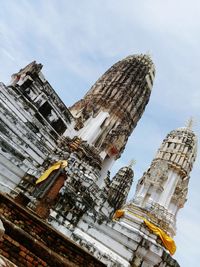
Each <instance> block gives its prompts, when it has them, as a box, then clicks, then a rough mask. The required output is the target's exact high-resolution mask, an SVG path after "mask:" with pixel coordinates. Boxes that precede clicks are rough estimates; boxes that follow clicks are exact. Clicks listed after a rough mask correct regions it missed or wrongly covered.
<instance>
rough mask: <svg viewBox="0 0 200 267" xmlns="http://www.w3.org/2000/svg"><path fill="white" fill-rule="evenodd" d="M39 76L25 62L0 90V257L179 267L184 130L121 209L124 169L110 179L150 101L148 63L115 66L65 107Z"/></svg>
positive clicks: (188, 139)
mask: <svg viewBox="0 0 200 267" xmlns="http://www.w3.org/2000/svg"><path fill="white" fill-rule="evenodd" d="M41 69H42V65H41V64H37V63H36V62H32V63H31V64H29V65H28V66H26V67H25V68H23V69H22V70H20V71H19V72H18V73H16V74H14V75H13V76H12V80H11V82H10V84H9V85H8V86H5V85H4V84H3V83H1V84H0V87H1V91H0V108H1V118H0V126H1V131H0V142H1V151H0V191H1V193H0V211H1V214H0V220H1V221H2V225H1V224H0V230H1V232H0V233H1V236H2V241H1V242H0V254H1V257H0V260H2V262H4V264H7V266H15V265H17V266H127V267H130V266H133V267H137V266H138V267H158V266H159V267H172V266H175V267H176V266H179V265H178V263H177V262H176V261H175V260H174V259H173V258H172V256H171V255H172V254H174V252H175V249H176V246H175V243H174V241H173V239H172V238H173V236H174V235H175V232H176V215H177V212H178V210H179V209H180V208H181V207H183V205H184V203H185V200H186V195H187V190H188V182H189V173H190V171H191V169H192V166H193V163H194V161H195V157H196V150H197V140H196V135H195V134H194V133H193V132H192V130H191V123H189V125H188V126H187V127H185V128H180V129H177V130H175V131H172V132H171V133H170V134H169V135H167V137H166V139H165V140H164V141H163V144H162V145H161V147H160V149H159V150H158V153H157V155H156V157H155V158H154V160H153V162H152V164H151V166H150V168H149V169H148V170H147V172H145V173H144V175H143V177H142V178H141V179H140V180H139V182H138V184H137V188H136V193H135V196H134V198H133V199H132V200H131V201H130V202H128V203H127V197H128V193H129V191H130V188H131V185H132V184H133V178H134V172H133V170H132V164H127V166H124V167H123V168H121V169H120V170H119V171H118V172H117V173H116V174H115V175H114V177H113V178H111V177H110V169H111V166H112V164H113V163H114V162H115V161H116V160H117V159H118V158H119V157H120V156H121V154H122V152H123V151H124V148H125V146H126V144H127V141H128V138H129V136H130V135H131V133H132V131H133V130H134V128H135V127H136V125H137V122H138V121H139V119H140V118H141V116H142V114H143V112H144V110H145V107H146V105H147V103H148V101H149V98H150V94H151V89H152V86H153V80H154V75H155V68H154V64H153V62H152V60H151V58H150V57H149V56H148V55H133V56H129V57H127V58H125V59H123V60H121V61H119V62H118V63H116V64H115V65H113V66H112V67H111V68H110V69H109V70H108V71H107V72H106V73H105V74H104V75H103V76H102V77H100V78H99V80H98V81H97V82H96V83H95V84H94V85H93V86H92V88H91V89H90V90H89V91H88V93H87V94H86V95H85V96H84V98H83V99H81V100H80V101H78V102H77V103H75V104H74V105H73V106H72V107H70V108H67V107H66V106H65V104H64V103H63V102H62V100H61V99H60V98H59V96H58V95H57V94H56V93H55V91H54V90H53V88H52V87H51V85H50V84H49V83H48V81H47V80H46V79H45V77H44V76H43V74H42V72H41ZM1 221H0V222H1ZM170 254H171V255H170ZM8 264H10V265H8ZM5 266H6V265H5Z"/></svg>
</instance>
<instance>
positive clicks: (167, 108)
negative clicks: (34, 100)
mask: <svg viewBox="0 0 200 267" xmlns="http://www.w3.org/2000/svg"><path fill="white" fill-rule="evenodd" d="M199 10H200V2H199V1H198V0H196V1H195V0H190V1H186V0H182V1H181V0H176V1H174V0H168V1H162V0H140V1H135V0H130V1H129V0H123V1H120V0H118V1H117V0H90V1H89V0H84V1H83V0H82V1H80V0H79V1H78V0H77V1H76V0H73V1H64V0H63V1H62V0H57V1H56V0H55V1H51V0H46V1H45V0H40V1H36V0H32V1H31V0H29V1H27V0H24V1H23V0H13V1H11V0H6V1H3V0H1V1H0V59H1V67H0V80H1V81H3V82H4V83H7V82H8V80H9V77H10V75H11V74H12V73H14V72H17V71H18V70H19V69H20V68H22V67H24V66H25V65H26V64H28V63H29V62H31V61H32V60H36V61H37V62H40V63H42V64H43V65H44V68H43V73H44V74H45V76H46V78H47V79H48V80H49V82H50V83H51V84H52V86H53V87H54V89H55V90H56V91H57V92H58V94H59V95H60V97H61V98H62V100H63V101H64V102H65V103H66V105H67V106H70V105H72V104H73V103H74V102H75V101H76V100H78V99H80V98H82V97H83V95H84V94H85V93H86V91H87V90H88V89H89V88H90V86H91V85H92V84H93V83H94V82H95V81H96V80H97V79H98V78H99V76H100V75H101V74H103V73H104V72H105V71H106V69H107V68H108V67H110V66H111V65H112V64H113V63H115V62H116V61H118V60H120V59H122V58H123V57H125V56H128V55H130V54H135V53H146V52H149V53H150V54H151V55H152V58H153V61H154V63H155V65H156V78H155V82H154V87H153V91H152V95H151V99H150V102H149V104H148V106H147V109H146V111H145V113H144V115H143V117H142V119H141V120H140V122H139V124H138V126H137V128H136V130H135V131H134V132H133V134H132V136H131V137H130V139H129V142H128V145H127V149H126V150H125V152H124V154H123V156H122V158H121V159H120V160H119V161H118V162H117V163H116V164H115V166H114V170H116V169H117V168H119V167H121V166H123V165H125V164H127V162H129V160H130V159H132V158H134V159H135V160H136V161H137V164H136V166H135V181H134V187H133V189H132V191H131V195H130V197H131V196H132V195H133V192H134V188H135V185H136V180H137V179H139V178H140V177H141V175H142V173H143V172H144V171H145V170H146V169H147V168H148V166H149V164H150V162H151V160H152V159H153V156H154V155H155V153H156V150H157V149H158V147H159V145H160V143H161V141H162V139H163V138H164V137H165V135H166V134H167V133H168V132H169V131H171V130H172V129H175V128H178V127H181V126H184V124H185V121H186V120H187V119H188V118H189V117H191V116H193V117H194V118H195V119H196V125H195V127H194V129H195V131H196V132H197V134H199V132H200V125H199V117H200V104H199V102H200V75H199V71H200V61H199V57H200V52H199V49H200V19H199ZM199 162H200V160H199V158H198V159H197V161H196V164H195V166H194V170H193V172H192V174H191V180H190V190H189V195H188V202H187V203H186V205H185V207H184V209H183V210H182V211H181V212H180V214H179V216H178V227H177V228H178V231H177V237H176V243H177V253H176V254H175V258H176V259H177V260H178V261H179V263H180V265H181V267H193V266H195V267H196V266H198V258H199V252H200V249H199V248H200V230H199V221H200V214H199V210H200V195H199V189H200V177H199V173H200V167H199Z"/></svg>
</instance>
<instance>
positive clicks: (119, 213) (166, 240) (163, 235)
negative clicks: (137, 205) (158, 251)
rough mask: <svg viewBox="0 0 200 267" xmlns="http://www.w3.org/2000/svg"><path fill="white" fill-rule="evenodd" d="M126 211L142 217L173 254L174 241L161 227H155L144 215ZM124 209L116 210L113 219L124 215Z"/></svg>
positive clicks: (174, 248)
mask: <svg viewBox="0 0 200 267" xmlns="http://www.w3.org/2000/svg"><path fill="white" fill-rule="evenodd" d="M127 212H128V213H130V214H132V215H134V216H136V217H138V218H140V219H142V220H143V221H144V223H145V224H146V226H147V227H148V228H149V229H150V230H152V232H153V233H154V234H156V235H158V236H159V237H160V239H161V240H162V242H163V245H164V247H165V248H166V249H167V250H169V252H170V254H171V255H174V253H175V252H176V244H175V242H174V240H173V239H172V238H171V237H170V236H169V235H167V234H166V233H165V232H164V231H163V230H162V229H160V228H159V227H157V226H156V225H154V224H153V223H151V222H149V221H148V220H147V219H145V218H144V217H141V216H139V215H137V214H134V213H132V212H129V211H127ZM124 213H125V211H124V210H116V212H115V214H114V215H113V220H116V219H119V218H121V217H123V216H124Z"/></svg>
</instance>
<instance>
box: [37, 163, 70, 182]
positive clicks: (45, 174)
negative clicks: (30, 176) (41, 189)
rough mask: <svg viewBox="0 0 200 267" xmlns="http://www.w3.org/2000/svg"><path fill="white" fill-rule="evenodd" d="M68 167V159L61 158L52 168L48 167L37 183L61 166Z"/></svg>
mask: <svg viewBox="0 0 200 267" xmlns="http://www.w3.org/2000/svg"><path fill="white" fill-rule="evenodd" d="M65 167H67V161H66V160H60V161H57V162H56V163H54V164H53V165H52V166H51V167H50V168H48V169H47V170H46V171H45V172H44V173H43V174H42V175H41V176H40V178H38V179H37V181H36V184H39V183H41V182H43V181H44V180H46V179H47V178H48V177H49V175H50V174H51V173H52V171H54V170H58V169H60V168H65Z"/></svg>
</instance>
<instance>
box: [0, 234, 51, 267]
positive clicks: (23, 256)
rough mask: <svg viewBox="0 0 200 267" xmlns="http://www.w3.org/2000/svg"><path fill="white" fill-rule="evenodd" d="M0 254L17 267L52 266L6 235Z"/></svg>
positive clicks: (0, 246) (1, 244) (0, 243)
mask: <svg viewBox="0 0 200 267" xmlns="http://www.w3.org/2000/svg"><path fill="white" fill-rule="evenodd" d="M0 254H2V255H3V256H4V257H5V258H7V259H9V260H10V261H11V262H13V263H14V264H16V265H17V266H28V267H34V266H38V267H47V266H50V265H48V264H47V263H46V262H45V261H43V260H42V259H40V258H39V257H37V256H35V255H34V254H33V253H31V252H30V251H29V250H28V249H27V248H26V247H24V246H23V245H21V244H20V243H19V242H17V241H15V240H14V239H13V238H11V237H10V236H8V235H6V234H4V236H3V240H2V242H0Z"/></svg>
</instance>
